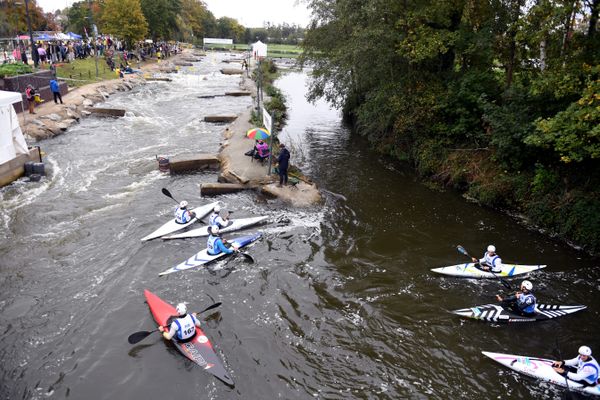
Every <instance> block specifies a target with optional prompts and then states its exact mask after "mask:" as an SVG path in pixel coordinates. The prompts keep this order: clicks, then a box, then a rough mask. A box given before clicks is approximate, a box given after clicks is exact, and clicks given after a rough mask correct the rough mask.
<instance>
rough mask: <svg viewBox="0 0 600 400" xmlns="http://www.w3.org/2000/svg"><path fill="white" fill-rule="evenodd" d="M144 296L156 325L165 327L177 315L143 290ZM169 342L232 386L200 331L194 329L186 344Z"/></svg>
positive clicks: (172, 309) (158, 298) (210, 345)
mask: <svg viewBox="0 0 600 400" xmlns="http://www.w3.org/2000/svg"><path fill="white" fill-rule="evenodd" d="M144 296H145V297H146V302H147V303H148V306H149V307H150V311H151V312H152V316H153V317H154V320H155V321H156V323H157V324H159V325H162V326H166V325H167V322H168V320H169V318H170V317H172V316H175V315H177V311H175V307H173V306H172V305H170V304H169V303H167V302H165V301H164V300H163V299H161V298H160V297H158V296H157V295H155V294H154V293H152V292H150V291H149V290H148V289H146V290H144ZM171 341H172V342H173V344H174V345H175V347H177V348H178V349H179V351H180V352H182V353H183V355H184V356H186V357H187V358H189V359H190V360H192V361H193V362H195V363H196V364H198V365H199V366H201V367H202V368H204V370H206V371H208V372H210V373H211V374H213V375H214V376H216V377H217V378H219V379H220V380H222V381H223V382H225V383H226V384H228V385H230V386H233V385H234V383H233V380H232V379H231V378H230V377H229V375H228V373H227V371H226V370H225V368H224V367H223V364H221V361H220V360H219V357H217V354H216V353H215V350H214V349H213V346H212V344H211V343H210V340H208V338H207V337H206V335H205V334H204V332H202V329H200V328H198V327H196V336H194V339H192V340H190V341H188V342H185V343H180V342H178V341H177V340H176V339H172V340H171Z"/></svg>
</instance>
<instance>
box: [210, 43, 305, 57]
mask: <svg viewBox="0 0 600 400" xmlns="http://www.w3.org/2000/svg"><path fill="white" fill-rule="evenodd" d="M204 48H205V49H207V50H210V49H215V50H235V51H248V50H249V49H250V48H251V47H250V46H248V45H247V44H241V43H238V44H207V45H205V46H204ZM301 53H302V49H301V48H300V47H299V46H294V45H291V44H267V56H268V57H290V58H296V57H298V56H299V55H300V54H301Z"/></svg>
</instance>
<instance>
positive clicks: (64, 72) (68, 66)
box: [43, 57, 137, 86]
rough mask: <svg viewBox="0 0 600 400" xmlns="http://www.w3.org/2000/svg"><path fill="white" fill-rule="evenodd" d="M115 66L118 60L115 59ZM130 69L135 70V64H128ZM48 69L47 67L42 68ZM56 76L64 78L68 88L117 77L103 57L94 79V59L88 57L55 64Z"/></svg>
mask: <svg viewBox="0 0 600 400" xmlns="http://www.w3.org/2000/svg"><path fill="white" fill-rule="evenodd" d="M115 63H116V64H117V66H118V65H119V60H118V59H115ZM130 65H131V67H132V68H137V63H135V62H133V63H132V64H130ZM43 68H44V69H48V68H49V67H48V65H44V66H43ZM56 75H57V76H58V77H59V78H65V80H66V81H67V83H68V84H69V86H83V85H85V84H88V83H92V82H98V81H102V80H106V79H117V78H118V77H119V76H118V75H117V73H116V72H115V71H111V70H110V68H108V65H106V61H104V57H98V77H96V64H95V58H94V57H88V58H86V59H83V60H74V61H73V62H71V63H60V64H57V68H56Z"/></svg>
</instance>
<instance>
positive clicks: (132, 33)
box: [102, 0, 148, 47]
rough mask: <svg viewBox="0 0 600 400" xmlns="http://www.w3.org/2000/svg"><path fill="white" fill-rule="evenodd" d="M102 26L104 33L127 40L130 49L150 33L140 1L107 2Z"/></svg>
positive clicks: (110, 0) (115, 0)
mask: <svg viewBox="0 0 600 400" xmlns="http://www.w3.org/2000/svg"><path fill="white" fill-rule="evenodd" d="M102 24H103V26H102V31H103V32H105V33H109V34H112V35H115V36H117V37H120V38H122V39H125V41H126V42H127V44H128V45H129V46H130V47H131V46H132V45H133V43H134V42H136V41H139V40H143V39H144V38H145V36H146V33H147V32H148V23H147V22H146V18H145V17H144V14H143V13H142V7H141V4H140V0H106V1H105V3H104V10H103V13H102Z"/></svg>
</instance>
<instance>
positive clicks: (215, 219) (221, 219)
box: [208, 204, 229, 229]
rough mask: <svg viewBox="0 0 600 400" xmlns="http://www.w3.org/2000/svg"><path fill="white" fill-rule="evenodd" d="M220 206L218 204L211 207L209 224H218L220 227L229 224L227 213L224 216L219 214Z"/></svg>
mask: <svg viewBox="0 0 600 400" xmlns="http://www.w3.org/2000/svg"><path fill="white" fill-rule="evenodd" d="M220 212H221V206H219V205H218V204H217V205H216V206H215V208H213V212H212V214H210V216H209V217H208V224H209V225H210V226H215V225H216V226H218V227H219V228H220V229H222V228H225V227H226V226H227V225H229V213H226V215H225V216H221V215H220Z"/></svg>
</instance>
